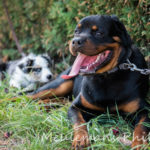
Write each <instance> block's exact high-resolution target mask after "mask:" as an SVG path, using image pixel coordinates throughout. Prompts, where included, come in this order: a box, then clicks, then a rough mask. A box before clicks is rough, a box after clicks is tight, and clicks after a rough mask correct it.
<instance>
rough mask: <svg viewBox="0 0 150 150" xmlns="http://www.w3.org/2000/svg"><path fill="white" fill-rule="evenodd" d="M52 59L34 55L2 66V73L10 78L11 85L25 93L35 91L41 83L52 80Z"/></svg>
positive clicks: (0, 66)
mask: <svg viewBox="0 0 150 150" xmlns="http://www.w3.org/2000/svg"><path fill="white" fill-rule="evenodd" d="M50 66H51V59H50V57H49V56H48V55H46V54H43V55H34V54H29V55H28V56H26V57H24V58H22V59H20V60H16V61H10V62H8V63H6V64H1V65H0V69H1V72H2V71H3V72H4V71H5V72H6V73H7V74H8V75H9V77H10V81H9V85H10V86H12V87H16V88H18V89H23V91H24V92H27V91H33V90H34V89H35V88H36V85H37V84H39V83H46V82H48V81H50V80H51V79H52V73H51V70H50Z"/></svg>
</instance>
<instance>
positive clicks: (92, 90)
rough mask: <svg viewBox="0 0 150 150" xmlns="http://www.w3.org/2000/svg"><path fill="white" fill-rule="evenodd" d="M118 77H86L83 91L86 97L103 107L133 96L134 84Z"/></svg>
mask: <svg viewBox="0 0 150 150" xmlns="http://www.w3.org/2000/svg"><path fill="white" fill-rule="evenodd" d="M127 84H128V83H127V82H124V81H123V80H119V79H118V80H116V79H105V78H95V77H94V78H84V79H83V83H82V90H81V93H82V95H83V96H84V97H85V99H86V100H87V101H88V102H90V103H92V104H94V105H96V106H100V107H101V106H102V107H111V106H114V105H116V103H117V104H120V103H122V102H124V101H127V100H128V99H129V98H131V97H132V94H134V93H132V92H135V91H133V85H132V84H130V86H127Z"/></svg>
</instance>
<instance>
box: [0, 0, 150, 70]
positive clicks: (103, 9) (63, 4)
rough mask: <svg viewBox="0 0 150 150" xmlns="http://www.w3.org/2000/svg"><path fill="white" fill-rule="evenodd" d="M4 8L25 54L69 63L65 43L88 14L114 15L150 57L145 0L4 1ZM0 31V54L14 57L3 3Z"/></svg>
mask: <svg viewBox="0 0 150 150" xmlns="http://www.w3.org/2000/svg"><path fill="white" fill-rule="evenodd" d="M7 6H8V8H9V14H10V16H11V19H12V21H13V24H14V28H15V31H16V34H17V36H18V38H19V41H20V43H21V46H22V47H23V49H24V51H25V52H26V53H28V52H35V53H41V52H48V53H49V54H50V55H51V56H52V57H54V58H55V60H57V62H61V63H62V60H64V59H63V58H67V63H68V62H69V59H70V58H69V55H68V42H69V40H70V39H71V38H72V36H73V32H74V28H75V26H76V24H77V22H78V21H79V20H80V19H81V18H83V17H85V16H87V15H92V14H108V15H111V14H116V15H117V16H118V17H119V18H120V20H121V21H122V22H123V23H124V24H125V26H126V28H127V30H128V32H129V33H130V35H131V37H132V39H133V41H134V42H135V43H136V44H137V45H138V46H140V47H142V48H143V51H144V54H145V55H150V54H148V46H149V42H150V40H149V39H150V32H149V31H150V18H149V17H148V12H149V10H148V9H149V7H148V0H140V1H138V0H132V1H131V0H125V1H124V0H118V1H117V0H107V1H104V0H95V1H92V0H87V1H83V0H74V1H70V0H62V1H60V0H55V1H54V0H38V1H36V0H22V1H19V0H9V1H8V0H7ZM12 6H13V7H12ZM0 28H2V32H1V33H0V41H1V43H0V49H1V50H3V51H2V52H1V55H2V54H3V55H6V54H8V55H11V56H12V57H16V56H17V54H18V52H17V51H16V53H15V52H14V50H15V49H16V45H15V42H14V41H13V39H12V33H11V31H10V28H9V26H8V21H7V18H6V15H5V13H4V9H3V7H2V2H0ZM12 49H13V53H12ZM62 66H63V67H64V65H62ZM62 66H61V67H62Z"/></svg>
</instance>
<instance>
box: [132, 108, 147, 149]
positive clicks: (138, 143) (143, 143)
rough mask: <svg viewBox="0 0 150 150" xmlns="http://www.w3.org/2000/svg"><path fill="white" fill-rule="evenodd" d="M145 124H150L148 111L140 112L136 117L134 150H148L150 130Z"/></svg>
mask: <svg viewBox="0 0 150 150" xmlns="http://www.w3.org/2000/svg"><path fill="white" fill-rule="evenodd" d="M144 123H150V119H149V117H148V111H146V110H145V111H142V112H140V113H139V114H138V115H137V117H136V126H135V128H134V133H133V140H132V148H133V149H134V150H142V149H147V146H148V143H147V142H148V134H149V133H150V128H149V127H147V126H145V125H144Z"/></svg>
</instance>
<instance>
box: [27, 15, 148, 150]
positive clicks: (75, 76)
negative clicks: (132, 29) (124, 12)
mask: <svg viewBox="0 0 150 150" xmlns="http://www.w3.org/2000/svg"><path fill="white" fill-rule="evenodd" d="M70 52H71V54H72V55H74V56H76V55H77V57H76V59H75V62H74V64H73V65H72V67H70V68H69V69H67V70H66V71H64V72H63V73H62V74H60V75H59V76H58V77H57V79H55V80H54V81H52V82H51V83H48V84H46V85H44V86H43V87H41V88H39V89H38V90H37V91H35V92H34V94H33V95H30V96H29V97H31V98H32V99H37V98H39V99H42V100H43V101H45V102H48V99H49V98H51V97H54V96H67V95H69V94H73V96H74V97H75V99H74V101H73V102H72V105H71V106H70V108H69V111H68V116H69V119H70V120H71V122H72V123H73V129H74V139H73V143H72V146H73V148H74V149H82V148H83V147H87V146H89V145H90V141H89V136H88V131H87V127H86V125H85V123H86V122H87V121H89V120H90V119H91V118H92V117H93V116H98V115H100V114H102V113H105V112H106V111H107V110H109V112H110V113H116V111H119V113H120V114H121V115H122V116H123V117H126V116H128V117H130V118H131V117H132V118H134V121H133V124H134V126H135V128H134V133H133V141H132V147H135V146H138V145H141V144H147V140H146V139H147V136H148V133H149V131H150V128H148V127H146V126H144V124H143V122H146V123H150V119H149V117H148V108H150V106H149V104H148V103H147V102H146V101H145V98H146V95H147V93H148V75H142V74H140V73H139V72H136V71H130V70H122V69H120V67H119V65H120V64H123V63H126V62H127V60H129V61H130V62H131V63H133V64H135V65H136V66H137V67H138V68H147V65H146V62H145V60H144V57H143V55H142V54H141V53H140V51H139V49H138V48H136V47H135V46H133V42H132V40H131V38H130V36H129V34H128V33H127V31H126V28H125V26H124V25H123V23H122V22H120V21H119V19H118V18H117V17H116V16H115V15H112V16H107V15H92V16H88V17H85V18H83V19H81V21H80V22H79V23H78V24H77V26H76V29H75V33H74V37H73V39H72V41H71V43H70ZM116 109H117V110H116ZM133 116H134V117H133ZM82 124H83V125H82ZM136 149H137V150H139V149H141V147H140V146H139V147H138V148H136Z"/></svg>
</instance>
